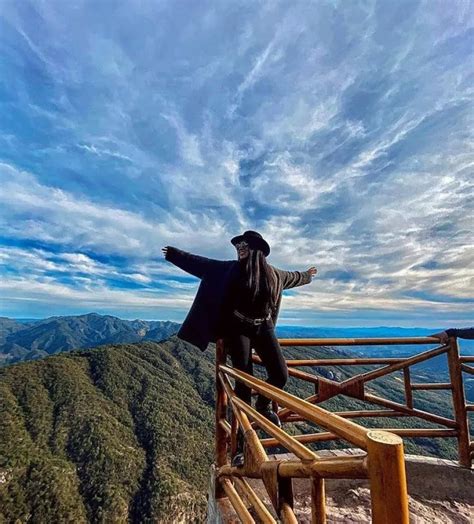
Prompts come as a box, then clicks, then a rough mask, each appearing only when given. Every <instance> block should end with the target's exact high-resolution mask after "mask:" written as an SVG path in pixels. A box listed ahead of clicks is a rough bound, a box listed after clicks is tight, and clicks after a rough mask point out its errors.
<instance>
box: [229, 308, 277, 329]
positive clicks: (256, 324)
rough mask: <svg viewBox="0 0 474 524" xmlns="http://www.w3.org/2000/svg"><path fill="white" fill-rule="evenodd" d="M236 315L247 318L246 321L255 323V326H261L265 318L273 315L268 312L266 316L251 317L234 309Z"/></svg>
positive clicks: (243, 318)
mask: <svg viewBox="0 0 474 524" xmlns="http://www.w3.org/2000/svg"><path fill="white" fill-rule="evenodd" d="M234 315H235V316H236V317H238V318H241V319H242V320H245V321H246V322H249V323H250V324H253V325H254V326H259V325H260V324H262V322H265V320H268V319H269V318H271V316H272V314H271V313H268V315H267V316H266V317H264V318H249V317H246V316H245V315H242V313H239V312H238V311H237V310H236V309H234Z"/></svg>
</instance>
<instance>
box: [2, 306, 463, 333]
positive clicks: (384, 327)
mask: <svg viewBox="0 0 474 524" xmlns="http://www.w3.org/2000/svg"><path fill="white" fill-rule="evenodd" d="M88 315H99V316H111V317H114V318H118V319H120V320H127V321H135V320H140V321H144V322H175V323H178V324H180V323H182V322H179V321H176V320H172V319H169V318H167V319H163V318H161V319H157V318H153V319H151V318H149V319H144V318H140V317H119V316H116V315H112V314H107V313H97V312H96V311H90V312H88V313H78V314H76V315H49V316H47V317H5V316H3V315H0V317H2V316H3V318H9V319H11V320H17V321H19V320H47V319H48V318H53V317H75V316H88ZM183 320H184V319H183ZM468 324H469V323H467V324H466V323H465V322H464V323H459V324H458V325H454V324H450V325H449V326H444V328H443V327H442V326H439V325H438V326H427V325H425V326H419V325H415V326H401V325H382V324H380V325H379V324H378V325H370V326H364V325H306V324H283V323H280V322H279V323H278V324H277V326H276V327H277V328H289V327H297V328H303V329H327V330H330V329H421V330H429V329H433V328H434V327H439V330H443V329H448V328H449V327H457V328H461V327H471V324H472V323H471V324H469V325H468Z"/></svg>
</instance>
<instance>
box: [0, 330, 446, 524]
mask: <svg viewBox="0 0 474 524" xmlns="http://www.w3.org/2000/svg"><path fill="white" fill-rule="evenodd" d="M284 351H285V354H286V356H287V357H288V358H295V357H302V356H306V357H308V358H318V357H320V356H334V357H338V356H339V357H340V356H341V355H344V353H343V352H340V351H336V350H334V349H331V348H303V347H299V348H296V347H295V348H285V349H284ZM361 369H367V368H361ZM313 371H315V372H317V373H321V374H326V375H328V374H329V371H328V370H325V369H323V368H319V369H315V370H313ZM331 373H332V375H331V376H333V377H334V378H335V379H337V380H341V379H343V378H344V377H346V376H348V375H349V370H348V369H345V368H342V367H341V368H336V367H335V368H332V371H331ZM256 374H260V373H259V370H257V371H256ZM372 389H373V391H374V392H375V393H376V394H378V395H381V396H384V395H386V396H388V397H390V398H393V399H396V400H401V399H402V397H403V386H402V384H401V382H400V380H397V379H395V378H393V379H387V378H384V379H379V380H377V381H375V382H374V383H373V386H372ZM288 390H289V391H291V392H293V393H296V394H298V395H299V396H302V397H305V396H308V395H310V394H311V393H312V392H313V391H314V390H313V388H312V387H311V386H309V385H306V384H302V383H301V382H300V381H298V382H296V381H294V380H291V381H290V383H289V384H288ZM415 398H416V404H417V407H419V408H421V409H426V410H431V411H433V412H435V413H440V414H445V415H449V412H450V402H449V398H448V396H447V394H446V392H432V393H424V392H419V393H418V392H416V393H415ZM213 405H214V348H213V346H212V345H211V346H210V348H209V349H208V350H207V351H206V352H204V353H201V352H200V351H199V350H197V349H196V348H194V347H193V346H190V345H188V344H186V343H184V342H183V341H181V340H180V339H178V338H177V337H176V336H175V335H174V336H172V337H170V338H169V339H168V340H166V341H163V342H160V343H155V342H140V343H134V344H120V345H107V346H99V347H97V348H94V349H87V350H79V351H73V352H69V353H62V354H58V355H54V356H51V357H48V358H45V359H40V360H36V361H31V362H26V363H19V364H15V365H12V366H8V367H4V368H2V369H0V508H1V510H0V522H2V521H5V522H16V521H18V522H26V521H29V522H36V523H44V522H48V523H52V522H87V521H91V522H136V523H138V522H172V521H173V520H170V519H172V517H171V515H173V516H175V515H182V516H185V517H186V519H187V521H188V522H192V521H193V520H195V521H197V522H199V521H202V519H203V515H204V512H205V507H206V497H205V494H206V490H207V486H208V480H209V474H210V469H209V467H210V464H211V463H212V461H213V447H214V443H213V435H214V411H213ZM325 405H326V406H327V407H331V409H333V410H346V409H354V408H356V407H359V406H362V405H363V403H361V402H360V401H357V400H353V399H350V398H346V397H338V398H334V399H331V400H329V401H327V402H326V403H325ZM359 421H360V422H361V423H363V422H364V421H363V420H358V422H359ZM382 424H388V425H389V426H395V425H400V426H407V425H409V426H412V427H428V426H430V425H429V424H428V423H424V422H418V421H416V420H413V419H411V418H402V419H400V422H399V423H398V424H397V423H396V422H395V421H394V420H391V419H381V421H380V424H379V425H382ZM285 427H286V428H287V429H288V431H290V432H309V431H311V432H313V431H316V429H315V428H314V427H312V426H309V425H307V424H302V423H298V424H294V425H292V426H291V425H286V426H285ZM326 445H331V443H328V444H326ZM333 445H334V444H333ZM405 449H406V451H407V452H416V453H426V454H431V455H436V454H437V455H439V456H444V457H455V440H453V439H433V440H428V439H424V440H421V445H415V444H414V443H413V442H411V441H406V446H405ZM173 518H175V517H173ZM2 519H3V520H2Z"/></svg>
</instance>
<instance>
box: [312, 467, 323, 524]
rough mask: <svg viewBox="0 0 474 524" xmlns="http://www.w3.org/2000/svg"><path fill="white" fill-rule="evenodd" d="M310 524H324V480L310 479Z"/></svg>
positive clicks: (318, 478)
mask: <svg viewBox="0 0 474 524" xmlns="http://www.w3.org/2000/svg"><path fill="white" fill-rule="evenodd" d="M311 524H326V497H325V490H324V479H322V478H320V477H312V478H311Z"/></svg>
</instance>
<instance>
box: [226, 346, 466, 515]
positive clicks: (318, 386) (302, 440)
mask: <svg viewBox="0 0 474 524" xmlns="http://www.w3.org/2000/svg"><path fill="white" fill-rule="evenodd" d="M279 343H280V345H281V346H355V345H359V346H360V345H373V346H381V345H412V344H420V345H423V344H424V345H427V344H430V345H433V344H436V343H438V341H437V339H434V338H430V337H420V338H390V339H387V338H383V339H279ZM216 349H217V355H216V388H217V398H216V468H217V471H216V498H218V499H219V498H222V497H225V496H227V497H228V498H229V501H230V502H231V504H232V505H233V507H234V509H235V510H236V512H237V514H238V515H239V517H240V519H241V520H242V522H245V523H252V522H254V519H253V517H252V516H251V514H250V513H249V511H248V510H247V505H246V504H245V503H244V499H245V500H247V502H248V503H249V504H250V505H251V506H252V507H253V508H254V510H255V512H256V513H257V515H258V516H259V518H260V520H261V521H262V522H265V523H270V522H276V521H275V519H274V517H273V516H272V514H271V513H270V512H269V510H268V508H267V507H266V506H265V504H264V503H263V501H262V500H261V499H260V498H259V497H258V495H257V494H256V492H255V491H254V490H253V489H252V487H251V486H250V484H249V483H248V482H247V480H246V479H247V478H258V479H261V480H262V481H263V485H264V487H265V489H266V491H267V494H268V497H269V499H270V501H271V504H272V506H273V508H274V511H275V513H276V514H277V515H278V517H279V518H280V519H281V521H282V522H284V523H285V522H288V523H294V522H297V520H296V516H295V513H294V511H293V490H292V479H293V478H297V477H305V478H309V479H310V480H311V486H312V489H311V511H312V522H313V523H314V524H320V523H324V522H325V521H326V511H325V497H324V479H325V478H368V479H369V486H370V492H371V502H372V521H373V522H374V523H376V524H379V523H388V522H390V523H393V524H397V523H408V497H407V487H406V478H405V463H404V452H403V440H402V438H401V437H420V436H424V437H455V438H457V443H458V451H459V463H460V464H461V465H462V466H464V467H470V466H471V462H472V456H473V454H474V449H473V448H474V446H473V442H471V441H470V435H469V426H468V421H467V414H468V412H472V411H473V406H472V405H466V402H465V396H464V389H463V379H462V373H463V372H466V373H470V374H473V373H474V368H473V367H472V366H470V365H469V364H470V363H472V362H474V357H461V356H460V355H459V348H458V344H457V341H456V339H455V338H450V339H449V342H448V343H447V344H445V345H441V346H438V347H436V348H434V349H430V350H428V351H425V352H423V353H420V354H417V355H414V356H410V357H406V358H351V359H339V358H338V359H330V358H328V359H304V360H287V364H288V367H289V374H290V376H293V377H295V378H297V379H301V380H304V381H306V382H309V383H311V384H313V385H314V387H315V393H314V395H311V396H310V397H308V398H306V399H300V398H298V397H296V396H294V395H291V394H290V393H288V392H286V391H283V390H281V389H278V388H276V387H274V386H271V385H269V384H267V383H266V382H264V381H262V380H260V379H258V378H256V377H253V376H251V375H249V374H247V373H244V372H242V371H239V370H236V369H234V368H231V367H228V366H227V365H226V348H225V347H224V344H223V340H222V339H219V340H218V341H217V344H216ZM441 354H446V355H447V360H448V369H449V377H450V379H449V382H443V383H418V384H416V383H412V382H411V375H410V367H411V366H413V365H415V364H419V363H420V362H424V361H426V360H428V359H431V358H434V357H436V356H438V355H441ZM253 359H254V362H255V363H257V364H259V363H261V362H260V359H259V358H258V357H256V356H253ZM335 365H337V366H359V365H383V367H380V368H378V369H375V370H373V371H368V372H364V373H360V374H358V375H356V376H353V377H351V378H349V379H347V380H344V381H342V382H337V381H334V380H330V379H327V378H325V377H321V376H316V375H314V374H311V373H308V372H306V371H302V370H299V369H296V368H297V367H305V366H306V367H313V366H335ZM400 370H401V371H403V378H404V391H405V404H401V403H398V402H394V401H392V400H388V399H385V398H382V397H379V396H376V395H374V394H372V393H369V392H367V391H366V387H365V386H366V384H367V383H368V382H370V381H371V380H374V379H376V378H379V377H381V376H384V375H387V374H389V373H393V372H395V371H400ZM230 379H234V380H235V381H240V382H242V383H244V384H245V385H247V386H248V387H250V388H252V389H253V390H254V391H255V392H257V393H259V394H262V395H264V396H266V397H267V398H269V399H271V400H272V402H273V406H274V409H277V410H278V415H279V417H280V419H281V421H282V423H283V424H284V423H289V422H297V421H307V422H309V423H314V424H317V425H318V426H320V427H322V428H324V429H325V430H326V431H324V432H320V433H312V434H304V435H289V434H287V433H286V432H285V431H284V429H280V428H278V427H277V426H276V425H274V424H272V423H271V422H270V421H268V420H267V419H266V418H265V417H263V416H262V415H261V414H260V413H258V412H257V411H256V410H255V409H253V408H252V407H251V406H250V405H248V404H246V403H245V402H243V401H242V400H241V399H240V398H238V397H237V396H236V394H235V391H234V389H233V387H232V384H231V381H230ZM439 389H445V390H448V391H450V392H451V395H452V400H453V413H454V418H447V417H445V416H442V415H439V414H436V413H429V412H427V411H422V410H419V409H416V408H415V407H414V402H413V391H416V390H439ZM339 394H343V395H346V396H349V397H353V398H356V399H360V400H363V401H365V402H369V403H372V404H374V405H376V406H377V408H380V407H382V408H384V409H369V410H359V411H343V412H337V413H332V412H330V411H328V410H326V409H323V408H322V407H320V406H318V405H317V404H318V403H320V402H323V401H325V400H328V399H329V398H332V397H334V396H336V395H339ZM228 407H230V408H231V411H232V415H233V416H232V417H231V424H230V423H229V422H228V421H227V411H228V410H227V408H228ZM400 416H411V417H418V418H419V419H423V420H426V421H429V422H434V423H437V424H439V425H442V426H444V427H443V428H441V429H433V428H424V429H423V428H422V429H420V428H412V429H410V428H403V429H400V428H393V429H392V428H390V429H383V430H380V429H370V428H365V427H363V426H361V425H358V424H356V423H355V422H353V421H351V420H350V419H352V418H358V417H364V418H366V417H400ZM238 426H240V428H241V430H242V432H243V434H244V466H243V467H238V468H237V467H232V466H231V465H230V464H229V455H230V454H231V453H232V452H235V449H236V439H237V430H238ZM255 428H260V429H262V430H264V431H265V433H267V434H268V435H270V438H264V439H260V438H259V437H258V435H257V432H256V430H255ZM335 439H342V440H344V441H346V442H348V443H349V444H350V445H351V446H352V447H357V448H360V449H361V450H362V451H361V455H360V456H350V457H337V458H323V457H320V456H318V454H317V453H316V452H315V451H313V450H311V449H309V448H308V447H307V446H306V445H305V444H309V443H312V442H320V441H327V440H335ZM270 446H280V447H284V448H286V449H287V450H288V451H290V452H291V453H293V454H294V455H295V460H285V461H279V460H270V459H269V457H268V455H267V453H266V450H265V448H267V447H270ZM364 452H365V453H364ZM242 497H243V498H242Z"/></svg>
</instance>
